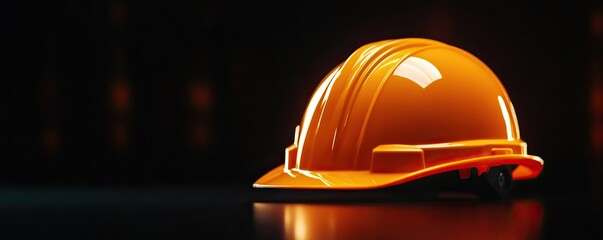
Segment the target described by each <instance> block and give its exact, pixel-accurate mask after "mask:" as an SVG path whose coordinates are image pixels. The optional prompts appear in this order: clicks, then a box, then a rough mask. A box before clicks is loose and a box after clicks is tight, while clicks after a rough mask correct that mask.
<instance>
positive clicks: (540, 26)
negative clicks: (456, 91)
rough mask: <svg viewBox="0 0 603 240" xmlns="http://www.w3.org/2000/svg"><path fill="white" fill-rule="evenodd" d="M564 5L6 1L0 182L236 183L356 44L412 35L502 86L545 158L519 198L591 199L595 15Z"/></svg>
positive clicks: (283, 139) (284, 140) (589, 7)
mask: <svg viewBox="0 0 603 240" xmlns="http://www.w3.org/2000/svg"><path fill="white" fill-rule="evenodd" d="M576 2H579V1H552V2H548V3H544V2H525V1H519V2H516V3H509V2H507V1H493V2H491V1H484V2H482V1H467V2H464V3H449V2H448V1H389V2H388V1H385V2H382V1H369V2H365V3H349V2H347V1H341V2H338V1H321V2H315V3H313V2H309V1H304V2H296V3H288V4H285V3H283V2H282V1H276V2H268V1H258V2H254V1H244V2H233V1H190V2H180V1H121V0H112V1H94V0H92V1H44V2H42V1H41V2H35V1H20V2H19V3H16V4H12V5H10V4H9V7H6V8H4V10H5V11H6V13H5V14H3V18H4V20H3V21H2V22H3V23H2V24H3V25H4V27H3V30H4V31H3V32H5V33H4V34H3V35H4V36H3V37H2V38H3V39H4V40H5V43H6V44H4V46H5V47H6V51H5V52H6V54H4V56H5V57H6V60H8V61H9V62H10V63H9V64H8V65H5V66H7V67H8V69H7V70H8V71H7V72H6V75H4V77H3V84H4V86H5V89H8V93H7V94H6V96H7V99H6V100H5V101H4V104H3V105H5V107H4V111H3V114H2V115H3V116H4V118H5V119H6V121H4V122H5V123H4V124H3V128H2V135H3V147H2V148H3V150H2V156H1V162H2V167H1V168H0V181H1V183H3V184H117V185H120V184H163V183H165V184H199V183H211V184H214V183H215V184H220V183H233V184H244V185H247V184H251V183H252V182H253V181H254V180H255V179H256V178H258V177H259V176H261V174H263V173H265V172H266V171H268V170H270V169H272V168H273V167H275V166H277V165H278V164H281V162H282V161H283V150H284V148H285V147H286V146H288V145H289V144H290V143H291V142H292V139H293V130H294V127H295V125H297V124H298V122H299V121H300V119H301V117H302V114H303V111H304V109H305V106H306V103H307V101H308V99H309V97H310V95H311V93H312V91H313V90H314V88H315V87H316V86H317V84H318V83H319V81H320V80H321V79H322V77H323V76H324V75H325V74H326V73H327V72H328V71H329V70H330V69H331V68H332V67H334V66H335V65H337V64H338V63H340V62H341V61H343V60H345V58H346V57H347V56H348V55H349V54H350V53H351V52H352V51H354V50H355V49H356V48H358V47H360V46H361V45H363V44H365V43H369V42H373V41H378V40H383V39H391V38H405V37H424V38H432V39H435V40H440V41H443V42H446V43H449V44H452V45H455V46H458V47H460V48H462V49H465V50H467V51H469V52H471V53H473V54H474V55H476V56H477V57H478V58H480V59H482V60H483V61H484V62H485V63H486V64H487V65H489V66H490V68H491V69H492V70H493V71H494V72H495V73H496V74H497V75H498V77H499V78H500V79H501V81H502V82H503V84H504V85H505V87H506V89H507V91H508V93H509V95H510V97H511V99H512V101H513V103H514V105H515V109H516V112H517V115H518V118H519V124H520V127H521V134H522V135H521V136H522V138H523V139H524V140H525V141H526V142H527V143H528V146H529V148H528V149H529V151H530V153H532V154H534V155H539V156H541V157H542V158H543V159H544V160H545V169H544V172H543V175H542V176H541V178H540V179H538V180H535V181H531V182H529V183H526V184H525V185H524V188H527V189H528V190H530V191H531V190H534V191H537V192H541V193H543V194H544V193H557V192H559V191H571V192H580V193H586V194H593V196H595V195H596V194H599V192H600V190H597V189H600V179H601V175H602V174H601V172H603V167H602V166H603V161H602V159H601V158H599V157H598V155H597V152H600V151H601V149H602V147H601V144H600V143H599V142H597V141H596V136H595V135H596V134H597V133H598V132H597V131H600V130H597V126H598V124H599V123H598V121H600V120H597V119H598V118H597V114H598V113H599V112H600V111H601V109H600V108H601V107H600V106H597V105H596V104H593V103H595V101H594V100H592V99H596V97H597V96H599V97H600V96H601V94H599V95H597V94H596V89H598V88H596V87H597V86H598V85H597V84H600V82H601V81H603V80H602V79H601V78H602V77H601V68H602V64H601V55H602V54H600V53H601V42H603V40H601V39H602V38H601V35H603V33H602V30H601V28H602V26H601V25H603V23H602V21H603V20H601V19H602V18H603V17H602V14H603V13H602V12H601V5H600V4H596V3H576ZM6 41H8V42H6ZM602 136H603V135H602ZM593 139H595V140H593Z"/></svg>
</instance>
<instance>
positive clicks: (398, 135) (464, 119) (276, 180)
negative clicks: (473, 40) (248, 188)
mask: <svg viewBox="0 0 603 240" xmlns="http://www.w3.org/2000/svg"><path fill="white" fill-rule="evenodd" d="M300 126H301V127H300V130H296V132H297V131H299V137H297V136H298V135H297V134H296V139H295V140H294V141H293V142H294V144H293V145H292V146H290V147H289V148H287V150H286V153H287V154H286V158H285V161H286V163H285V164H284V165H281V166H278V167H277V168H275V169H273V170H272V171H270V172H269V173H267V174H266V175H264V176H262V177H261V178H260V179H258V180H257V181H256V182H255V184H254V186H255V187H263V188H264V187H266V188H270V187H275V188H336V189H370V188H379V187H387V186H392V185H396V184H402V183H406V182H408V181H412V180H415V179H418V178H422V177H427V176H430V175H433V174H438V173H443V172H447V171H456V170H461V169H472V168H477V169H481V170H480V172H484V171H487V170H488V169H490V167H495V166H501V165H519V166H521V168H518V169H520V170H518V171H516V172H513V173H512V176H513V179H514V180H522V179H530V178H535V177H537V176H538V175H539V174H540V172H541V171H542V167H543V161H542V159H540V158H539V157H538V156H532V155H528V154H527V145H526V143H525V142H524V141H523V140H521V139H520V138H519V126H518V125H517V117H516V115H515V112H514V109H513V104H512V103H511V100H510V99H509V96H508V95H507V93H506V90H505V88H504V86H503V85H502V83H501V82H500V80H499V79H498V78H497V77H496V75H495V74H494V73H493V72H492V71H491V70H490V69H489V68H488V66H486V65H485V64H484V63H483V62H481V61H480V60H479V59H478V58H476V57H474V56H473V55H471V54H470V53H467V52H465V51H463V50H461V49H459V48H456V47H453V46H450V45H447V44H444V43H441V42H437V41H432V40H427V39H417V38H411V39H396V40H385V41H380V42H375V43H370V44H367V45H365V46H362V47H360V48H359V49H358V50H356V51H355V52H354V53H352V54H351V55H350V56H349V57H348V59H347V60H346V61H344V62H343V63H341V64H340V65H338V66H337V67H335V68H334V69H333V70H332V71H331V72H330V73H328V74H327V76H326V77H325V78H324V79H323V80H322V82H321V83H320V84H319V86H318V87H317V89H316V91H315V92H314V94H313V95H312V97H311V98H310V101H309V103H308V107H307V109H306V112H305V114H304V116H303V119H302V121H301V124H300ZM295 146H297V149H296V150H297V156H296V157H295V167H292V166H291V165H292V164H291V163H289V161H290V160H292V159H293V158H292V157H291V155H290V153H291V151H290V150H291V149H294V147H295Z"/></svg>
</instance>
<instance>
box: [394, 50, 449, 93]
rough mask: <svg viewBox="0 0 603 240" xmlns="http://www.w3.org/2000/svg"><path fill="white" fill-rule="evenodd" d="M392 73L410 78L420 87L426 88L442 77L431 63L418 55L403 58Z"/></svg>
mask: <svg viewBox="0 0 603 240" xmlns="http://www.w3.org/2000/svg"><path fill="white" fill-rule="evenodd" d="M394 75H396V76H400V77H403V78H407V79H410V80H411V81H413V82H415V83H416V84H418V85H419V86H421V87H422V88H426V87H427V86H429V84H431V83H433V82H435V81H436V80H439V79H441V78H442V74H441V73H440V71H438V69H437V68H436V67H435V66H434V65H433V64H432V63H430V62H429V61H427V60H425V59H422V58H418V57H409V58H407V59H406V60H404V62H402V63H401V64H400V65H399V66H398V68H396V70H395V71H394Z"/></svg>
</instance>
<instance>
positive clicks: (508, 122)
mask: <svg viewBox="0 0 603 240" xmlns="http://www.w3.org/2000/svg"><path fill="white" fill-rule="evenodd" d="M498 105H499V106H500V111H501V112H502V115H503V119H505V126H506V127H507V140H509V141H513V140H515V138H513V133H512V132H513V130H512V129H511V118H510V117H509V110H508V109H507V105H506V104H505V100H503V98H502V97H501V96H498Z"/></svg>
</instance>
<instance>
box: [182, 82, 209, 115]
mask: <svg viewBox="0 0 603 240" xmlns="http://www.w3.org/2000/svg"><path fill="white" fill-rule="evenodd" d="M188 95H189V101H190V105H191V107H192V108H193V109H194V110H196V111H205V110H208V109H209V108H210V106H211V104H212V93H211V89H210V88H209V86H208V85H207V84H206V83H202V82H195V83H193V84H191V86H190V88H189V94H188Z"/></svg>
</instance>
